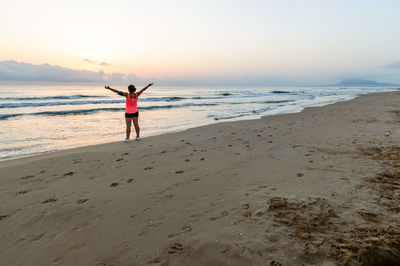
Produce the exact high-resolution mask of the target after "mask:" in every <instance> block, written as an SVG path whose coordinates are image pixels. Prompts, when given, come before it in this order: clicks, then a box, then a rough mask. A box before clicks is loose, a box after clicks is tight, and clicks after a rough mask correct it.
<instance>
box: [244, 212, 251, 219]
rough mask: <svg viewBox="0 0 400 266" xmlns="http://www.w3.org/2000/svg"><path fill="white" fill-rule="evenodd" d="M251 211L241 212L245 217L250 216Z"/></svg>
mask: <svg viewBox="0 0 400 266" xmlns="http://www.w3.org/2000/svg"><path fill="white" fill-rule="evenodd" d="M251 215H252V213H251V212H245V213H243V216H244V217H246V218H251Z"/></svg>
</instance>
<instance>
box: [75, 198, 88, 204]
mask: <svg viewBox="0 0 400 266" xmlns="http://www.w3.org/2000/svg"><path fill="white" fill-rule="evenodd" d="M88 200H89V199H79V200H77V201H76V203H78V204H82V203H85V202H86V201H88Z"/></svg>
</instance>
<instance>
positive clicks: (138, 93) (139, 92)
mask: <svg viewBox="0 0 400 266" xmlns="http://www.w3.org/2000/svg"><path fill="white" fill-rule="evenodd" d="M152 85H153V83H150V84H149V85H147V86H146V87H144V88H143V89H141V90H140V91H138V92H137V93H136V94H137V96H139V95H140V94H142V92H144V91H145V90H147V88H148V87H150V86H152Z"/></svg>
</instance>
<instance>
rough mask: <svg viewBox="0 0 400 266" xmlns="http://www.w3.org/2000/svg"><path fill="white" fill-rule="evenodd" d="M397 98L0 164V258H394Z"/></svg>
mask: <svg viewBox="0 0 400 266" xmlns="http://www.w3.org/2000/svg"><path fill="white" fill-rule="evenodd" d="M399 102H400V92H399V91H396V92H390V93H377V94H370V95H364V96H362V97H360V98H357V99H354V100H351V101H347V102H341V103H336V104H332V105H328V106H325V107H315V108H307V109H306V110H304V111H303V112H301V113H296V114H287V115H278V116H271V117H264V118H262V119H259V120H250V121H239V122H228V123H219V124H214V125H209V126H204V127H198V128H193V129H189V130H186V131H184V132H179V133H173V134H166V135H160V136H155V137H149V138H144V139H142V141H140V142H131V143H128V144H127V143H123V142H118V143H109V144H103V145H96V146H89V147H84V148H78V149H72V150H67V151H62V152H56V153H49V154H44V155H39V156H33V157H27V158H21V159H15V160H9V161H3V162H0V232H1V238H0V247H1V249H0V265H274V266H277V265H344V264H347V265H396V264H395V263H399V261H400V223H399V221H400V144H399V143H400V142H399V141H400V105H399ZM390 263H392V264H390Z"/></svg>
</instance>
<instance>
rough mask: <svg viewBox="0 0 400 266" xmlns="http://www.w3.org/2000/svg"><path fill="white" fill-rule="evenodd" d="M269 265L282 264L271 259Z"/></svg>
mask: <svg viewBox="0 0 400 266" xmlns="http://www.w3.org/2000/svg"><path fill="white" fill-rule="evenodd" d="M269 266H282V264H280V263H279V262H277V261H274V260H273V261H271V262H270V263H269Z"/></svg>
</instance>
